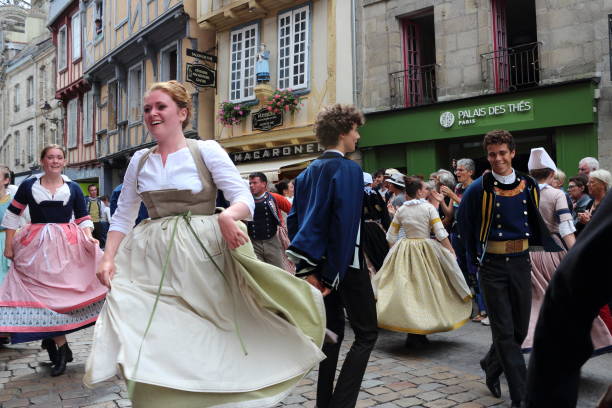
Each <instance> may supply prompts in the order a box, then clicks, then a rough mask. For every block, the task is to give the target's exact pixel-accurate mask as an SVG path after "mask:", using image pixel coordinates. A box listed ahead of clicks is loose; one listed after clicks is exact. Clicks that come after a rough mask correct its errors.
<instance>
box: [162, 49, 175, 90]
mask: <svg viewBox="0 0 612 408" xmlns="http://www.w3.org/2000/svg"><path fill="white" fill-rule="evenodd" d="M176 49H177V45H176V44H173V45H171V46H170V47H168V48H166V49H164V50H162V57H161V80H162V81H170V80H172V79H174V80H178V76H177V66H178V53H177V51H176Z"/></svg>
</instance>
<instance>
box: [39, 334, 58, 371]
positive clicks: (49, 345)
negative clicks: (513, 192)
mask: <svg viewBox="0 0 612 408" xmlns="http://www.w3.org/2000/svg"><path fill="white" fill-rule="evenodd" d="M40 347H41V348H42V349H43V350H47V353H48V354H49V360H51V364H53V365H55V364H57V358H58V354H57V346H56V345H55V342H54V341H53V339H43V341H42V343H41V345H40Z"/></svg>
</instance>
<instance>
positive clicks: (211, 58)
mask: <svg viewBox="0 0 612 408" xmlns="http://www.w3.org/2000/svg"><path fill="white" fill-rule="evenodd" d="M187 56H188V57H193V58H197V59H199V60H202V61H206V62H210V63H213V64H215V63H217V56H216V55H212V54H207V53H205V52H202V51H198V50H192V49H191V48H187Z"/></svg>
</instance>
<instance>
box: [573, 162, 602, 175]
mask: <svg viewBox="0 0 612 408" xmlns="http://www.w3.org/2000/svg"><path fill="white" fill-rule="evenodd" d="M595 170H599V161H597V159H596V158H594V157H585V158H584V159H582V160H580V161H579V162H578V174H584V175H585V176H587V177H588V176H589V174H591V172H592V171H595Z"/></svg>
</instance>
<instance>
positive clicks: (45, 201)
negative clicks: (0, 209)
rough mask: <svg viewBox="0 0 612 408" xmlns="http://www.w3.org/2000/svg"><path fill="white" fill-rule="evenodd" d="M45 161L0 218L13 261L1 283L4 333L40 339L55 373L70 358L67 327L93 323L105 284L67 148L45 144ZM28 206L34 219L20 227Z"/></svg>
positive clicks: (14, 338)
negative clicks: (69, 171) (68, 171)
mask: <svg viewBox="0 0 612 408" xmlns="http://www.w3.org/2000/svg"><path fill="white" fill-rule="evenodd" d="M40 161H41V165H42V168H43V171H44V173H43V174H42V175H38V176H36V177H32V178H30V179H27V180H25V181H24V182H22V183H21V185H20V186H19V189H18V190H17V193H16V194H15V197H14V199H13V201H12V202H11V204H10V205H9V207H8V211H7V212H6V213H5V215H4V218H3V220H2V228H5V231H6V243H5V247H4V256H6V257H7V258H9V259H11V260H12V261H13V262H12V263H11V266H10V269H9V273H8V275H7V276H6V278H5V279H4V281H3V282H2V285H1V286H0V332H9V333H11V342H12V343H21V342H25V341H33V340H40V339H43V348H46V349H47V351H48V353H49V358H50V360H51V362H52V363H53V364H54V366H53V369H52V371H51V375H52V376H57V375H61V374H62V373H64V371H65V370H66V363H69V362H71V361H72V351H71V350H70V348H69V347H68V343H67V342H66V333H70V332H73V331H76V330H80V329H83V328H85V327H87V326H90V325H91V324H93V323H94V322H95V321H96V319H97V318H98V314H99V312H100V309H101V308H102V304H103V303H104V297H105V295H106V288H105V287H104V286H103V285H101V284H100V282H98V280H97V279H96V276H95V272H96V269H97V263H98V261H99V260H100V259H101V257H102V251H101V250H100V248H99V247H98V241H97V240H95V239H94V238H93V237H92V236H91V233H92V229H93V223H92V222H91V218H90V216H89V215H88V214H87V209H86V207H85V198H84V196H83V192H82V191H81V187H80V186H79V185H78V184H77V183H75V182H72V181H70V180H69V179H68V178H67V177H65V176H62V170H63V169H64V165H65V164H66V160H65V151H64V149H63V148H61V147H60V146H58V145H50V146H47V147H45V148H44V149H43V151H42V152H41V154H40ZM26 207H27V208H28V209H29V211H30V217H31V220H32V223H31V224H27V225H26V226H25V227H23V228H21V229H20V230H19V232H17V233H16V230H17V229H19V228H20V220H19V217H20V215H21V214H22V213H23V211H24V210H25V208H26ZM72 219H74V221H72Z"/></svg>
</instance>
